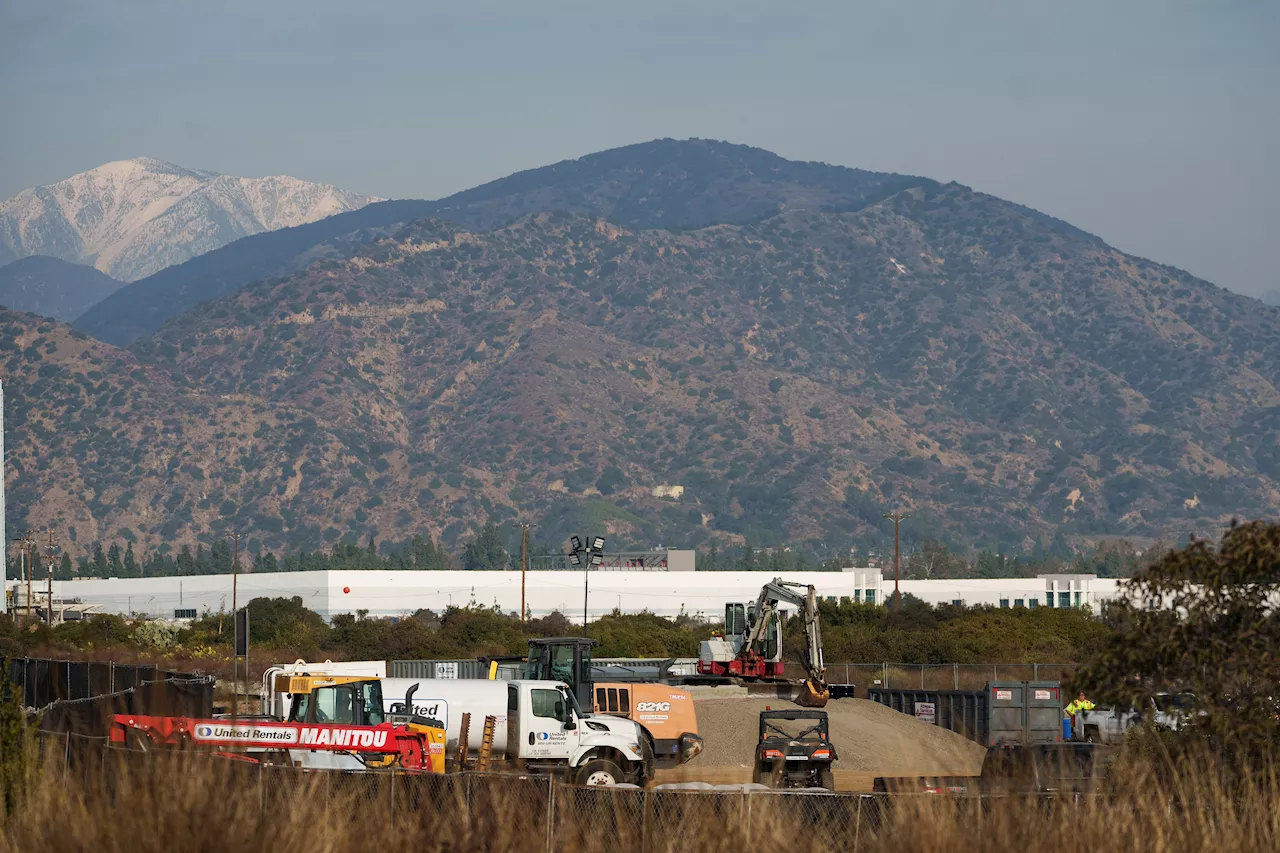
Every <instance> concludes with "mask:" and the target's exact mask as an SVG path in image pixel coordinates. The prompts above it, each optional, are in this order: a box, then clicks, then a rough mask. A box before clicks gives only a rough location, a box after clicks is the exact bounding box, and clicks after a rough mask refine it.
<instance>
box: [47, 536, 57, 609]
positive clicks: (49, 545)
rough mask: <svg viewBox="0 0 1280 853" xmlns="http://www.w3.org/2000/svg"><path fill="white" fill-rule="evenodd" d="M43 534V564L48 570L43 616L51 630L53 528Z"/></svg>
mask: <svg viewBox="0 0 1280 853" xmlns="http://www.w3.org/2000/svg"><path fill="white" fill-rule="evenodd" d="M45 533H46V534H47V536H48V541H47V542H46V545H45V551H44V560H45V563H46V564H47V565H48V569H49V609H48V610H47V611H46V612H45V616H46V617H47V619H46V621H47V622H48V623H49V627H50V628H52V627H53V552H54V550H55V548H56V547H57V546H55V545H54V544H53V528H51V527H50V528H46V529H45Z"/></svg>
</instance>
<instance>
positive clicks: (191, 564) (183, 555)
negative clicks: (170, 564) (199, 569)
mask: <svg viewBox="0 0 1280 853" xmlns="http://www.w3.org/2000/svg"><path fill="white" fill-rule="evenodd" d="M177 568H178V574H180V575H194V574H195V573H196V559H195V557H193V556H191V546H190V545H183V546H182V550H181V551H179V552H178V560H177Z"/></svg>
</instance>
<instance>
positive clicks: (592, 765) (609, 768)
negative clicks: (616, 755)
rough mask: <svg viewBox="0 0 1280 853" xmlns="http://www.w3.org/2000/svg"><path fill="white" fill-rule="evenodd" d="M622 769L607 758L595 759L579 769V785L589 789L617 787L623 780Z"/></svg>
mask: <svg viewBox="0 0 1280 853" xmlns="http://www.w3.org/2000/svg"><path fill="white" fill-rule="evenodd" d="M623 777H624V774H623V772H622V768H621V767H619V766H618V765H616V764H614V763H613V762H612V761H610V760H609V759H607V758H593V759H591V760H590V761H588V762H587V763H586V764H584V765H582V767H580V768H579V769H578V777H577V778H578V784H579V785H586V786H589V787H599V786H601V785H616V784H618V783H619V782H621V781H622V780H623Z"/></svg>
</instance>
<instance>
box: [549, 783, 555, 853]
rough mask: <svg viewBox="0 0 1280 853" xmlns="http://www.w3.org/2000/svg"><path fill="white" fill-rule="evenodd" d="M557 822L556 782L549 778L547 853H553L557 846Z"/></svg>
mask: <svg viewBox="0 0 1280 853" xmlns="http://www.w3.org/2000/svg"><path fill="white" fill-rule="evenodd" d="M555 820H556V780H555V778H554V777H551V776H548V777H547V853H553V851H554V850H555V846H554V844H553V842H554V840H555Z"/></svg>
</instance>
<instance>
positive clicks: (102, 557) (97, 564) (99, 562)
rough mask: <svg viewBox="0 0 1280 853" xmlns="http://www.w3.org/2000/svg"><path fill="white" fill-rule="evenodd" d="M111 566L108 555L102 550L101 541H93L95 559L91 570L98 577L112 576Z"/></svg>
mask: <svg viewBox="0 0 1280 853" xmlns="http://www.w3.org/2000/svg"><path fill="white" fill-rule="evenodd" d="M110 570H111V567H110V566H108V565H107V555H106V554H105V553H104V552H103V550H102V543H101V542H94V543H93V561H92V564H91V571H92V572H93V576H94V577H96V578H105V577H110V575H109V574H108V573H109V572H110Z"/></svg>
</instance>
